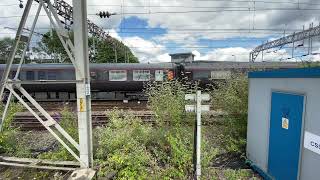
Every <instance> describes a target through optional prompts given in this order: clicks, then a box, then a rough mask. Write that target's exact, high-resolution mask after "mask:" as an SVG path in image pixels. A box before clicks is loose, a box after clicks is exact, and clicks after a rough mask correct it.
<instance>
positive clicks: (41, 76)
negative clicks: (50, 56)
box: [38, 71, 46, 80]
mask: <svg viewBox="0 0 320 180" xmlns="http://www.w3.org/2000/svg"><path fill="white" fill-rule="evenodd" d="M38 79H39V80H45V79H46V72H44V71H39V72H38Z"/></svg>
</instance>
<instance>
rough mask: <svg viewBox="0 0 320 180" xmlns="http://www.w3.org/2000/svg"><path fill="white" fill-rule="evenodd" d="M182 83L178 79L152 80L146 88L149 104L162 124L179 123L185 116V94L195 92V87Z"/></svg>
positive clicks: (158, 121)
mask: <svg viewBox="0 0 320 180" xmlns="http://www.w3.org/2000/svg"><path fill="white" fill-rule="evenodd" d="M189 87H190V85H188V84H184V85H183V84H182V83H181V82H179V81H177V80H173V81H165V82H161V83H159V82H150V83H149V84H148V85H147V87H146V90H145V93H146V95H147V96H148V104H149V106H150V108H151V110H152V111H153V112H154V113H155V115H156V120H157V123H160V125H163V124H165V123H166V122H170V124H171V125H174V126H175V125H177V124H179V123H182V122H183V120H184V119H183V118H184V115H185V114H184V105H185V100H184V96H185V94H186V93H188V92H189V93H190V92H194V90H192V89H195V88H189Z"/></svg>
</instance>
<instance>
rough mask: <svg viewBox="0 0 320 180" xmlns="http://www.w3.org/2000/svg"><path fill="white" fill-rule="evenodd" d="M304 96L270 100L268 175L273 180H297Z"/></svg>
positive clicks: (277, 94) (276, 94) (280, 95)
mask: <svg viewBox="0 0 320 180" xmlns="http://www.w3.org/2000/svg"><path fill="white" fill-rule="evenodd" d="M303 109H304V96H300V95H294V94H288V93H280V92H273V93H272V97H271V115H270V134H269V157H268V173H269V174H270V175H271V176H272V177H274V179H276V180H296V179H297V176H298V168H299V154H300V137H301V126H302V116H303Z"/></svg>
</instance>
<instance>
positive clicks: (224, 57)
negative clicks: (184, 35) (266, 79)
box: [193, 47, 295, 62]
mask: <svg viewBox="0 0 320 180" xmlns="http://www.w3.org/2000/svg"><path fill="white" fill-rule="evenodd" d="M250 51H251V49H247V48H242V47H231V48H218V49H214V50H212V51H209V52H208V53H206V54H204V55H201V54H200V53H199V52H198V51H193V53H194V54H195V60H203V61H238V62H248V61H249V53H250ZM289 57H290V56H289V54H288V52H287V51H286V50H285V49H282V50H278V51H271V52H269V53H264V57H263V61H279V60H283V61H289V60H290V61H295V59H288V58H289ZM261 60H262V59H261V54H260V56H258V58H257V61H261Z"/></svg>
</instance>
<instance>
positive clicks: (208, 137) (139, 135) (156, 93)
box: [0, 75, 254, 179]
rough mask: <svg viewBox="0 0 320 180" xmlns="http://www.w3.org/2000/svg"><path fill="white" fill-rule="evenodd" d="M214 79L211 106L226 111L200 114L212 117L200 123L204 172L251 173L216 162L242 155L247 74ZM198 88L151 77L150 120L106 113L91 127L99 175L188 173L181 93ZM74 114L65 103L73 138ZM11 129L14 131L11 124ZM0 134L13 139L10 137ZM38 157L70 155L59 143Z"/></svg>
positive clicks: (188, 120) (187, 124)
mask: <svg viewBox="0 0 320 180" xmlns="http://www.w3.org/2000/svg"><path fill="white" fill-rule="evenodd" d="M214 83H215V86H212V87H209V88H208V90H207V91H208V92H209V93H210V94H211V97H212V108H213V110H215V111H222V112H224V114H225V115H224V116H223V118H222V119H221V118H220V119H212V117H209V116H205V115H204V116H203V121H205V122H211V123H210V124H209V125H206V126H203V131H202V132H203V133H202V134H203V135H202V147H201V148H202V157H201V158H202V173H203V177H202V178H203V179H249V178H251V177H253V176H254V175H253V174H252V173H250V172H247V171H243V170H232V169H226V167H225V164H222V165H215V164H217V163H216V161H218V160H217V159H219V158H220V157H221V156H227V157H226V158H227V160H228V156H231V154H236V156H240V155H242V154H243V152H244V146H245V135H246V119H247V94H248V89H247V80H246V78H245V77H243V76H242V75H235V76H234V77H233V78H231V79H228V80H227V81H223V82H219V83H217V82H214ZM196 89H197V86H191V85H190V84H183V83H181V82H179V81H166V82H162V83H159V82H157V83H156V82H154V83H150V84H149V85H148V86H147V88H146V93H147V94H148V95H149V106H150V108H151V110H152V111H153V112H154V113H155V114H156V116H155V123H153V124H151V123H146V122H143V121H142V120H141V119H139V118H137V117H135V116H134V115H132V114H130V113H128V112H124V111H122V110H118V109H114V110H113V111H112V112H111V113H108V116H109V118H108V119H109V123H108V124H107V126H105V127H99V128H96V129H94V159H95V165H97V170H98V176H99V177H104V178H105V177H108V178H109V177H113V178H115V179H190V178H192V176H193V165H192V162H193V139H194V137H193V129H194V114H186V113H185V112H184V106H185V104H186V102H185V100H184V96H185V93H192V92H195V90H196ZM10 112H14V110H13V111H10ZM11 119H12V117H11ZM75 119H76V116H75V114H74V113H71V112H69V111H68V110H67V109H64V110H62V112H61V121H60V122H59V123H60V124H61V126H62V127H63V128H64V129H65V130H66V131H67V132H68V133H69V134H70V135H71V136H72V137H74V138H75V139H77V138H78V131H77V127H78V126H77V121H76V120H75ZM7 122H8V123H9V122H10V121H7ZM7 127H8V126H7ZM9 132H14V131H12V129H9ZM2 136H3V135H2ZM2 136H0V137H2ZM8 137H13V136H8ZM2 139H5V140H6V141H9V142H14V141H12V140H10V138H2ZM3 144H7V145H8V146H9V147H2V146H1V147H2V150H3V152H5V153H7V152H14V151H15V149H14V148H13V149H10V147H14V146H12V145H10V143H7V142H6V143H3ZM0 145H1V143H0ZM38 158H46V159H53V160H74V159H73V157H72V156H71V155H70V154H69V152H68V151H67V150H66V149H65V148H63V147H62V146H61V145H59V146H58V148H55V149H52V151H49V152H45V153H42V154H40V155H39V156H38ZM40 175H41V174H40ZM37 176H39V174H37ZM46 177H48V176H47V175H46Z"/></svg>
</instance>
